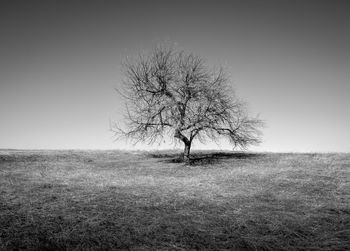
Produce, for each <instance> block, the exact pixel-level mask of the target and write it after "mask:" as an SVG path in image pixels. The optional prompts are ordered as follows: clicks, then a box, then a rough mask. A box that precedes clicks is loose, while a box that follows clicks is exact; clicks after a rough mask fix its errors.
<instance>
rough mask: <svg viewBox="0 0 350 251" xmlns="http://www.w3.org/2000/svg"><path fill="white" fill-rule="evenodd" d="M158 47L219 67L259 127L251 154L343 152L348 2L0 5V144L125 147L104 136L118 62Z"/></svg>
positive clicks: (348, 109)
mask: <svg viewBox="0 0 350 251" xmlns="http://www.w3.org/2000/svg"><path fill="white" fill-rule="evenodd" d="M159 41H170V42H171V43H175V44H176V45H177V46H178V47H180V48H182V49H184V50H186V51H188V52H193V53H195V54H198V55H200V56H202V57H204V58H205V59H206V60H207V61H208V63H209V64H210V65H213V66H215V65H223V66H224V67H226V69H228V71H229V74H230V75H231V79H232V83H233V84H234V86H235V88H236V91H237V95H238V96H240V97H241V98H243V99H245V100H246V101H247V102H248V103H249V108H250V112H251V114H252V115H256V114H260V118H262V119H264V120H265V121H266V127H265V128H264V129H263V133H264V136H263V143H262V144H261V145H260V146H258V147H253V148H252V150H256V151H297V152H303V151H308V152H316V151H321V152H332V151H343V152H348V151H349V150H350V98H349V94H350V1H347V0H343V1H337V0H329V1H322V0H315V1H308V0H302V1H295V0H293V1H284V0H276V1H266V0H264V1H262V0H256V1H250V0H248V1H247V0H244V1H243V0H242V1H234V0H230V1H220V0H217V1H189V0H188V1H170V0H168V1H167V0H163V1H141V0H140V1H130V0H129V1H102V0H96V1H73V0H70V1H50V0H45V1H35V0H33V1H17V0H8V1H6V0H2V1H0V148H40V149H43V148H44V149H46V148H49V149H62V148H69V149H74V148H90V149H106V148H108V149H123V148H129V149H130V148H132V145H127V144H126V143H125V142H124V141H117V142H113V137H112V136H113V135H112V133H111V132H110V131H109V121H110V120H115V121H121V120H122V113H121V112H122V110H123V102H122V100H120V99H119V97H118V95H117V93H116V92H115V91H114V88H115V87H118V86H119V85H120V83H121V81H122V79H123V76H122V75H121V68H120V62H121V60H122V59H123V58H124V57H125V56H127V55H131V56H132V55H135V54H136V53H137V52H138V51H140V50H144V51H148V50H150V49H152V47H153V46H154V44H155V43H158V42H159ZM144 147H145V146H143V145H140V146H138V147H137V148H144ZM157 147H158V146H157V145H155V146H153V148H157ZM162 147H167V146H162ZM168 147H169V146H168ZM196 147H197V148H200V147H201V146H200V145H197V146H195V147H194V148H196ZM202 147H205V146H202ZM225 147H226V146H225V144H224V145H223V146H222V148H225ZM206 148H216V149H220V148H219V147H218V146H216V145H215V144H214V145H213V144H209V145H207V146H206Z"/></svg>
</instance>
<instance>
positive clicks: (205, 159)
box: [149, 152, 265, 166]
mask: <svg viewBox="0 0 350 251" xmlns="http://www.w3.org/2000/svg"><path fill="white" fill-rule="evenodd" d="M264 155H265V154H263V153H247V152H193V153H192V154H191V157H190V162H189V163H188V164H189V165H193V166H196V165H210V164H216V163H219V162H221V161H223V160H226V159H254V158H259V157H263V156H264ZM149 157H151V158H158V159H161V160H160V161H161V162H164V163H182V162H183V160H182V154H181V153H179V152H176V153H151V154H149Z"/></svg>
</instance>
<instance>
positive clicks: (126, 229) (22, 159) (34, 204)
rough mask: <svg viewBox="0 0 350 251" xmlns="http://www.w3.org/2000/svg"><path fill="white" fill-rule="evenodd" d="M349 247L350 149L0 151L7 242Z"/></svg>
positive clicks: (101, 246) (26, 245) (1, 224)
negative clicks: (188, 159)
mask: <svg viewBox="0 0 350 251" xmlns="http://www.w3.org/2000/svg"><path fill="white" fill-rule="evenodd" d="M21 249H26V250H28V249H29V250H113V249H114V250H115V249H122V250H349V249H350V154H287V153H286V154H277V153H266V154H262V153H259V154H254V153H228V152H226V153H224V152H218V153H213V152H197V153H195V154H194V159H193V161H192V165H189V166H186V165H184V164H182V163H179V162H178V160H177V155H176V154H174V153H171V152H153V153H146V152H122V151H18V150H17V151H16V150H7V151H6V150H0V250H21Z"/></svg>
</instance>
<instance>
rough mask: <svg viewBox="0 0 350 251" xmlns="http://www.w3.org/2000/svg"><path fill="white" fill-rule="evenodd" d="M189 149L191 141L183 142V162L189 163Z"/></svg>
mask: <svg viewBox="0 0 350 251" xmlns="http://www.w3.org/2000/svg"><path fill="white" fill-rule="evenodd" d="M190 150H191V143H189V142H188V143H185V149H184V156H183V160H184V162H185V163H187V164H188V163H190Z"/></svg>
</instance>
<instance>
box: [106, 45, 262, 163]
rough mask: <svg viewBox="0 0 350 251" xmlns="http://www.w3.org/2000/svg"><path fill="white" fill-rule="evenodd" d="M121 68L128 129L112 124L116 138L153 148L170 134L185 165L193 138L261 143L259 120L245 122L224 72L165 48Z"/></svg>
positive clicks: (240, 104)
mask: <svg viewBox="0 0 350 251" xmlns="http://www.w3.org/2000/svg"><path fill="white" fill-rule="evenodd" d="M123 66H124V70H125V76H126V79H125V81H124V83H123V88H122V89H121V90H120V91H119V92H120V94H121V95H122V96H123V97H124V98H125V100H126V108H127V109H126V110H127V112H126V116H125V119H126V128H127V129H126V130H123V129H122V128H121V127H119V126H118V125H117V124H114V125H113V131H114V132H115V133H116V135H117V136H126V137H128V138H129V137H131V138H133V139H135V140H136V142H138V141H143V142H147V143H154V142H156V141H157V140H161V139H162V138H163V137H164V135H169V136H171V137H174V138H175V139H176V140H179V141H181V142H183V143H184V146H185V148H184V153H183V158H184V160H185V161H186V162H188V161H189V158H190V149H191V144H192V142H193V140H194V139H197V140H199V141H201V142H204V141H205V140H206V139H212V140H215V141H217V140H218V139H219V138H220V137H226V138H228V139H229V140H230V142H231V143H232V144H233V146H234V147H240V148H246V147H247V146H248V145H251V144H256V143H259V142H260V140H259V138H260V137H259V136H260V131H259V128H260V126H262V121H261V120H259V119H258V118H251V117H248V115H247V111H246V108H245V104H244V103H243V102H242V101H240V100H239V99H237V98H236V96H235V94H234V91H233V89H232V88H231V86H230V85H229V82H228V78H227V77H226V75H225V73H224V71H223V69H222V68H220V69H219V70H213V69H210V68H208V66H207V65H206V64H205V62H204V60H203V59H202V58H200V57H198V56H195V55H193V54H186V53H185V52H183V51H176V50H174V49H172V48H168V47H164V46H159V47H156V48H155V49H154V50H153V51H152V53H151V54H150V55H148V56H142V55H139V57H138V58H137V59H136V60H134V61H132V62H131V61H130V60H126V62H125V63H124V64H123Z"/></svg>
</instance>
